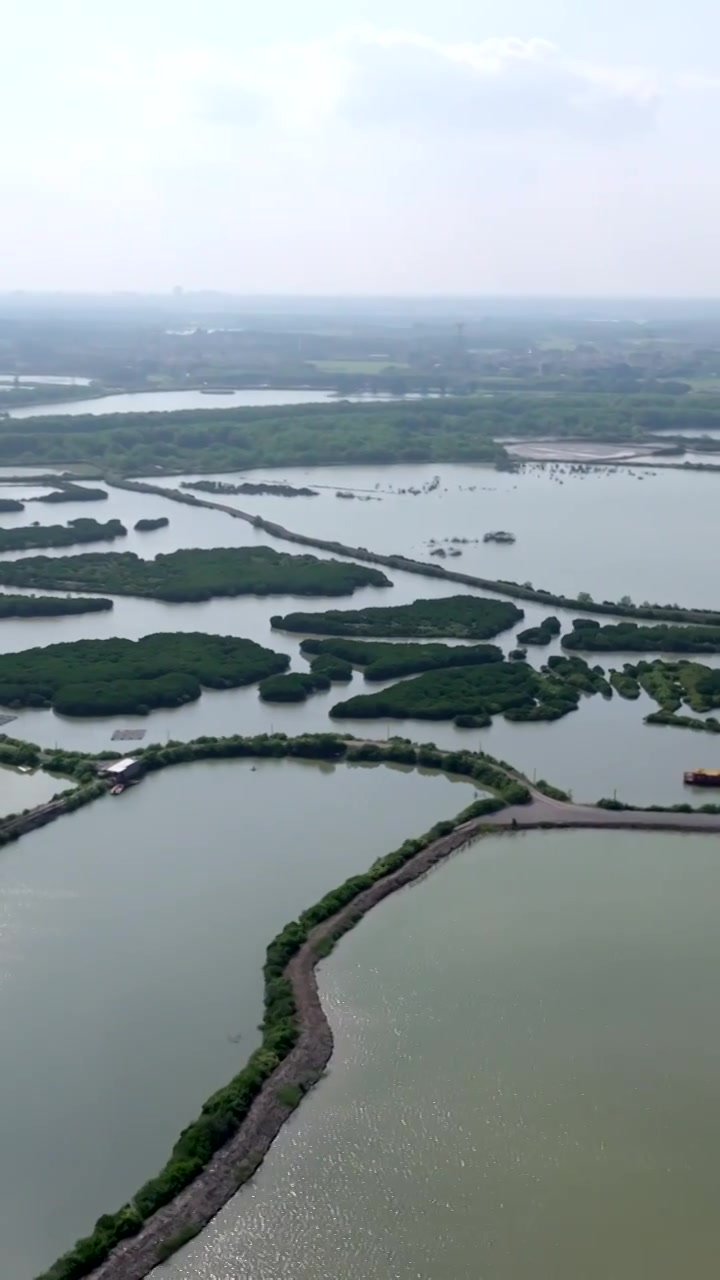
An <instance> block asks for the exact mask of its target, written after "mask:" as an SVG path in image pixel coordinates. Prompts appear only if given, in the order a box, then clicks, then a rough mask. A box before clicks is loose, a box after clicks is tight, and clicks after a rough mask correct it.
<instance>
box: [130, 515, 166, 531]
mask: <svg viewBox="0 0 720 1280" xmlns="http://www.w3.org/2000/svg"><path fill="white" fill-rule="evenodd" d="M169 523H170V521H169V520H168V518H167V516H157V518H156V519H155V520H150V519H147V518H146V519H143V520H137V521H136V522H135V524H134V525H133V528H134V529H135V530H136V531H137V532H138V533H153V532H154V531H155V529H166V528H167V526H168V525H169Z"/></svg>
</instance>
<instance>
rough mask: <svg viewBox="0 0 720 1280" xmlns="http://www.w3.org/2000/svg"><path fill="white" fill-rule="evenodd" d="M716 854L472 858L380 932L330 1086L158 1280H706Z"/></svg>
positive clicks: (714, 1233) (361, 943)
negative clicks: (693, 1279) (689, 1279)
mask: <svg viewBox="0 0 720 1280" xmlns="http://www.w3.org/2000/svg"><path fill="white" fill-rule="evenodd" d="M719 847H720V846H719V842H718V840H717V839H716V838H713V837H690V836H687V837H681V836H675V835H642V834H631V833H621V832H614V833H606V832H593V833H590V832H585V833H581V834H580V833H573V832H566V833H562V834H555V833H543V834H540V833H534V834H528V835H522V836H514V837H507V836H505V837H493V838H487V839H484V840H482V841H480V842H477V843H476V844H475V845H474V846H473V847H472V848H470V849H468V850H466V851H464V852H462V853H460V854H458V855H456V857H455V858H454V859H452V860H451V861H450V862H449V863H448V864H446V865H445V866H443V867H442V868H440V869H438V870H437V871H436V872H434V873H433V874H432V875H431V876H429V877H428V878H427V879H426V880H425V881H424V882H422V883H421V884H419V885H416V886H414V887H413V888H411V889H410V890H408V891H406V892H403V893H401V894H398V895H397V896H396V897H394V898H392V899H389V900H388V901H387V902H386V903H384V904H382V905H381V906H380V907H378V908H376V909H375V910H374V911H373V912H371V913H370V915H369V916H367V917H366V918H365V920H364V921H363V922H362V923H361V924H360V925H359V926H358V928H357V929H356V930H355V931H354V932H353V933H351V934H350V935H348V936H347V937H346V938H345V939H344V940H343V941H342V943H341V944H340V945H339V947H338V948H337V950H336V951H335V953H334V954H333V956H332V957H331V958H330V959H329V960H328V961H326V962H324V963H323V965H322V966H321V969H320V985H321V990H322V995H323V1000H324V1002H325V1005H326V1008H327V1011H328V1014H329V1017H330V1020H331V1023H332V1026H333V1031H334V1034H335V1052H334V1055H333V1058H332V1061H331V1064H330V1070H329V1074H328V1075H327V1077H326V1078H325V1080H324V1081H323V1082H322V1083H321V1084H320V1085H319V1086H318V1088H317V1089H316V1090H315V1091H314V1092H313V1093H312V1094H311V1095H310V1096H309V1097H308V1098H307V1099H306V1100H305V1101H304V1102H303V1104H302V1106H301V1107H300V1109H299V1111H297V1112H296V1113H295V1115H294V1117H293V1118H292V1119H291V1121H290V1123H289V1124H288V1125H287V1126H286V1127H285V1129H284V1130H283V1132H282V1133H281V1135H280V1137H279V1138H278V1139H277V1141H276V1143H275V1145H274V1146H273V1148H272V1149H271V1152H270V1154H269V1156H268V1158H267V1159H266V1161H265V1163H264V1165H263V1166H262V1168H261V1170H260V1171H259V1173H258V1174H257V1175H256V1177H255V1178H254V1180H253V1181H252V1182H251V1183H250V1184H248V1186H247V1187H245V1188H244V1189H243V1190H242V1191H241V1192H240V1193H239V1194H238V1195H237V1196H236V1197H235V1199H234V1200H233V1201H232V1202H231V1203H230V1204H229V1205H228V1206H227V1207H226V1208H225V1209H224V1210H223V1212H222V1213H221V1214H220V1215H219V1216H218V1217H217V1218H216V1219H215V1221H214V1222H213V1223H212V1224H211V1225H210V1226H209V1227H208V1229H207V1230H206V1231H205V1232H204V1233H203V1234H202V1235H201V1236H199V1237H198V1239H197V1240H196V1241H194V1242H193V1243H192V1244H191V1245H189V1246H187V1247H186V1248H185V1249H184V1250H183V1251H182V1252H181V1253H180V1254H178V1255H177V1256H176V1258H175V1259H174V1260H173V1262H172V1263H171V1264H170V1265H169V1266H167V1267H165V1268H163V1269H162V1270H158V1271H157V1272H154V1273H153V1280H237V1278H238V1277H243V1278H247V1280H331V1278H332V1280H335V1278H336V1277H343V1280H645V1278H646V1277H647V1278H648V1280H650V1277H652V1280H677V1278H678V1277H680V1276H692V1277H698V1278H699V1277H705V1276H708V1277H709V1276H711V1275H715V1274H716V1272H717V1253H718V1243H719V1238H718V1237H719V1231H718V1224H717V1196H716V1184H717V1148H718V1140H719V1139H720V1105H719V1103H720V1022H719V1021H718V1016H717V975H718V963H719V961H720V934H719V933H718V929H717V910H718V901H719V900H720V858H719V856H718V851H719Z"/></svg>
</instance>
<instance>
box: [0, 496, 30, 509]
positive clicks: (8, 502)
mask: <svg viewBox="0 0 720 1280" xmlns="http://www.w3.org/2000/svg"><path fill="white" fill-rule="evenodd" d="M24 510H25V503H24V502H19V501H18V499H17V498H0V513H8V512H10V511H24Z"/></svg>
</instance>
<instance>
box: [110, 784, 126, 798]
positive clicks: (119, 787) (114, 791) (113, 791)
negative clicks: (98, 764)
mask: <svg viewBox="0 0 720 1280" xmlns="http://www.w3.org/2000/svg"><path fill="white" fill-rule="evenodd" d="M124 790H125V785H124V783H122V782H116V783H115V786H114V787H111V788H110V795H111V796H121V795H122V793H123V791H124Z"/></svg>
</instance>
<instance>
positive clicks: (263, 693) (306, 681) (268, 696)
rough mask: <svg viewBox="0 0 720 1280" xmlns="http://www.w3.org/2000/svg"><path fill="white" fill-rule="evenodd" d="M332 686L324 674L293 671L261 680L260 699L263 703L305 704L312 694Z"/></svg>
mask: <svg viewBox="0 0 720 1280" xmlns="http://www.w3.org/2000/svg"><path fill="white" fill-rule="evenodd" d="M330 684H331V681H330V677H329V676H327V675H324V674H323V673H322V672H318V671H313V672H307V671H291V672H289V674H288V675H280V676H268V678H267V680H261V681H260V697H261V698H262V700H263V702H305V701H306V699H307V698H309V697H310V695H311V694H313V693H323V692H324V691H325V690H326V689H329V688H330Z"/></svg>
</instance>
